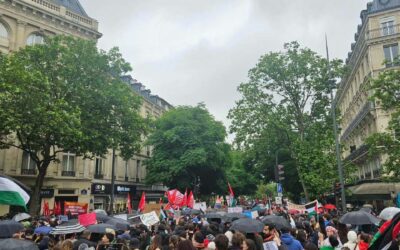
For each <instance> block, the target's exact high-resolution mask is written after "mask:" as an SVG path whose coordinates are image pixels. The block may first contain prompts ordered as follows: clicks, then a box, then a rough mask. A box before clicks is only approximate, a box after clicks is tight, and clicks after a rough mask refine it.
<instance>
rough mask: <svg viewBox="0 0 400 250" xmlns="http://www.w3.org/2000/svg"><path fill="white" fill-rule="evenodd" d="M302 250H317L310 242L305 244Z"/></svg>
mask: <svg viewBox="0 0 400 250" xmlns="http://www.w3.org/2000/svg"><path fill="white" fill-rule="evenodd" d="M304 250H318V247H317V246H316V245H315V244H313V243H311V242H307V243H306V244H305V245H304Z"/></svg>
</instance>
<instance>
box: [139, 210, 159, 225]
mask: <svg viewBox="0 0 400 250" xmlns="http://www.w3.org/2000/svg"><path fill="white" fill-rule="evenodd" d="M140 220H141V221H142V223H143V224H144V225H146V226H148V227H150V226H152V225H155V224H157V223H158V222H160V219H159V218H158V216H157V214H156V212H155V211H152V212H150V213H146V214H142V215H140Z"/></svg>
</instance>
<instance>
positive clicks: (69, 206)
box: [64, 201, 88, 215]
mask: <svg viewBox="0 0 400 250" xmlns="http://www.w3.org/2000/svg"><path fill="white" fill-rule="evenodd" d="M87 209H88V204H87V203H79V202H68V201H65V202H64V215H67V214H68V213H71V215H79V214H86V212H87Z"/></svg>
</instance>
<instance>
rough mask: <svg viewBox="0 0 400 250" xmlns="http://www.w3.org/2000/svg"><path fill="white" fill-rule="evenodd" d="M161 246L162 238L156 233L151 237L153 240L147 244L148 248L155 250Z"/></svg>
mask: <svg viewBox="0 0 400 250" xmlns="http://www.w3.org/2000/svg"><path fill="white" fill-rule="evenodd" d="M161 247H162V238H161V235H159V234H156V235H155V236H154V238H153V241H152V242H151V244H150V246H149V250H156V249H157V248H159V249H161Z"/></svg>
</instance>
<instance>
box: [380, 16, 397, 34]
mask: <svg viewBox="0 0 400 250" xmlns="http://www.w3.org/2000/svg"><path fill="white" fill-rule="evenodd" d="M381 28H382V36H388V35H393V34H394V21H393V20H389V21H384V22H382V23H381Z"/></svg>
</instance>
